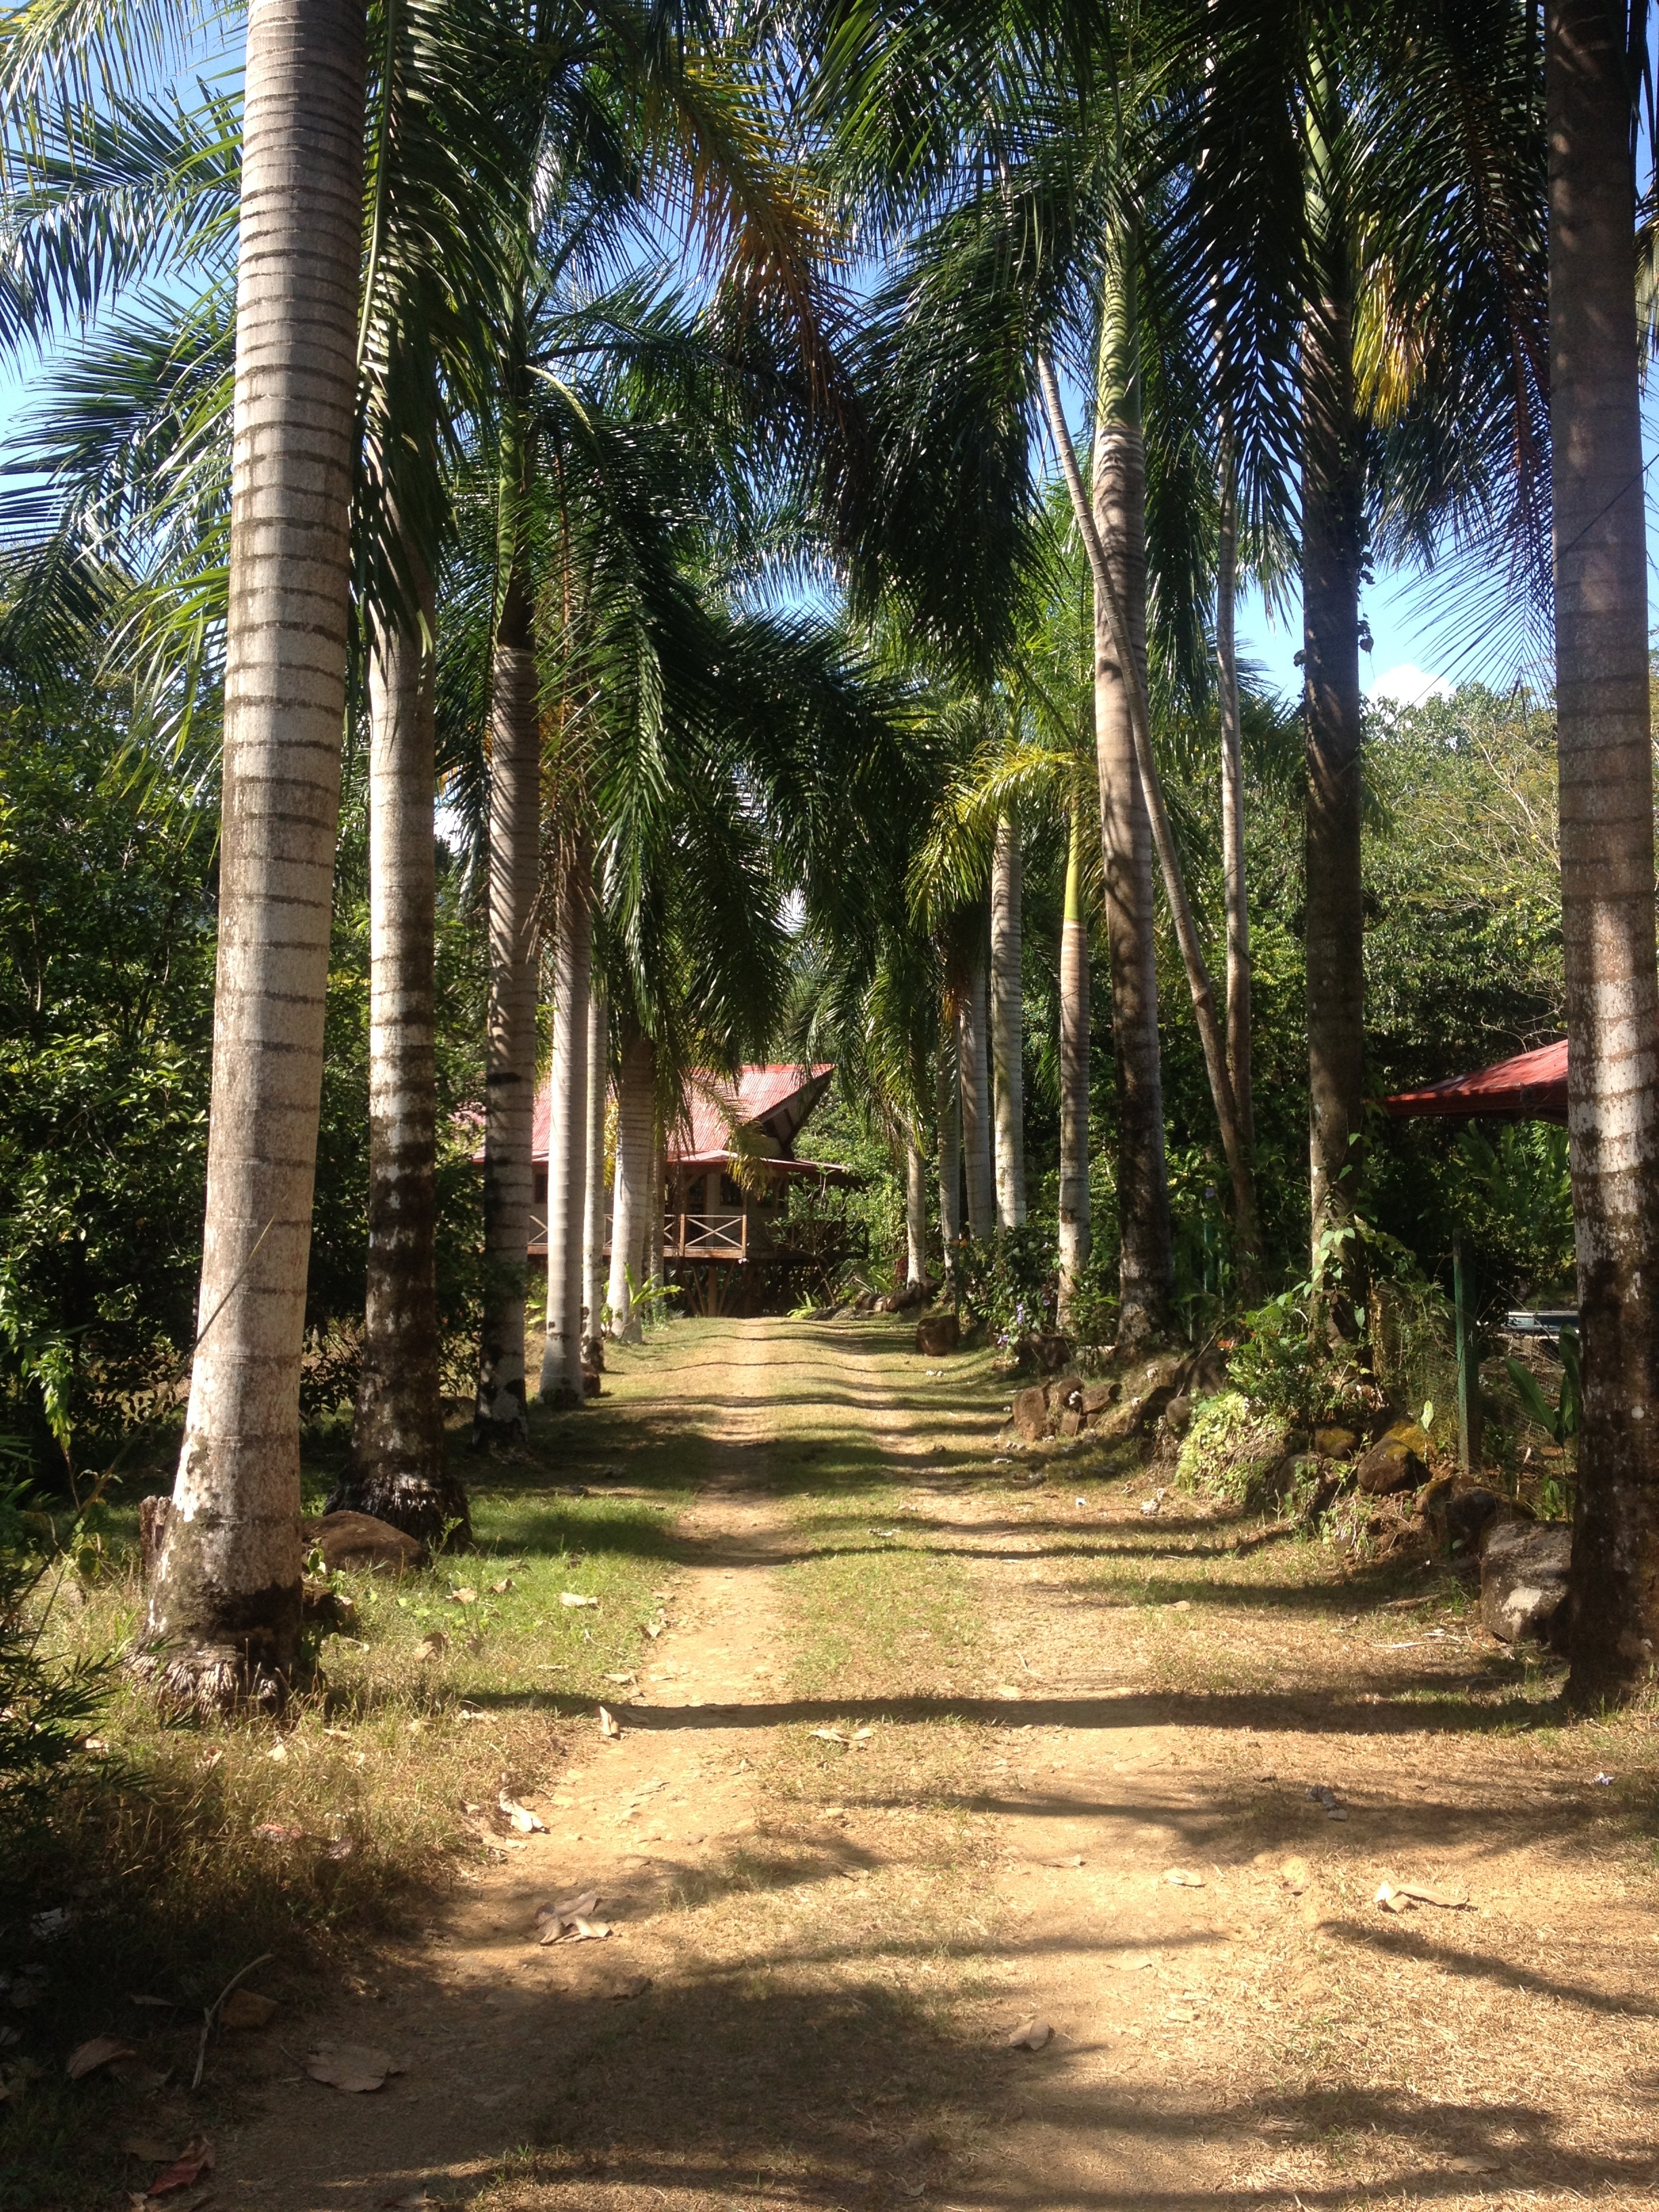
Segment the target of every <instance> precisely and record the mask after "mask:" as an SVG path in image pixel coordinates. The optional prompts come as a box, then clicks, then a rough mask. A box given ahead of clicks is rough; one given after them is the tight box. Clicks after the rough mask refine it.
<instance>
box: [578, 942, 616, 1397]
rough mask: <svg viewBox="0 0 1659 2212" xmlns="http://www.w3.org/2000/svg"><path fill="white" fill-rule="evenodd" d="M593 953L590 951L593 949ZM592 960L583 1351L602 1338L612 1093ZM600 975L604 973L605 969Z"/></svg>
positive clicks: (607, 1036) (603, 1010)
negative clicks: (608, 1125) (609, 1102)
mask: <svg viewBox="0 0 1659 2212" xmlns="http://www.w3.org/2000/svg"><path fill="white" fill-rule="evenodd" d="M590 954H591V948H590ZM595 964H596V963H593V961H592V958H591V957H590V967H589V976H588V992H587V1144H586V1151H585V1152H584V1154H583V1168H584V1170H585V1172H584V1177H583V1189H582V1312H583V1323H582V1327H583V1353H584V1358H586V1357H588V1356H590V1355H591V1353H592V1347H593V1346H595V1345H596V1344H597V1343H598V1341H599V1335H600V1318H599V1317H600V1315H601V1313H602V1311H603V1310H604V1306H605V1102H606V1100H607V1098H608V1097H610V1092H611V1010H610V1008H609V1007H608V1006H606V1004H605V992H604V989H603V987H601V985H600V983H599V981H596V980H595V976H594V973H593V968H594V965H595ZM600 972H601V973H602V972H603V970H602V969H601V970H600Z"/></svg>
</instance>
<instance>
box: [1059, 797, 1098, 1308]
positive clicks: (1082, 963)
mask: <svg viewBox="0 0 1659 2212" xmlns="http://www.w3.org/2000/svg"><path fill="white" fill-rule="evenodd" d="M1083 837H1084V817H1083V808H1082V805H1081V803H1080V802H1079V801H1076V800H1074V801H1073V805H1072V819H1071V842H1070V845H1069V847H1068V849H1067V852H1066V913H1065V919H1064V921H1062V923H1061V925H1060V1326H1061V1327H1062V1328H1065V1327H1066V1326H1067V1325H1068V1324H1069V1322H1070V1321H1071V1319H1072V1314H1073V1307H1074V1305H1075V1303H1076V1298H1077V1292H1078V1289H1079V1285H1080V1284H1081V1282H1082V1280H1083V1274H1084V1270H1085V1268H1086V1267H1087V1266H1088V1264H1089V1253H1090V1249H1091V1228H1090V1221H1089V921H1088V915H1087V914H1086V912H1085V906H1084V896H1083Z"/></svg>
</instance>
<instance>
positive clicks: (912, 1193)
mask: <svg viewBox="0 0 1659 2212" xmlns="http://www.w3.org/2000/svg"><path fill="white" fill-rule="evenodd" d="M904 1279H905V1281H906V1282H907V1283H925V1282H926V1281H927V1156H926V1154H925V1153H924V1152H923V1151H922V1149H921V1146H920V1145H919V1144H918V1143H917V1141H916V1137H915V1131H914V1130H906V1132H905V1136H904Z"/></svg>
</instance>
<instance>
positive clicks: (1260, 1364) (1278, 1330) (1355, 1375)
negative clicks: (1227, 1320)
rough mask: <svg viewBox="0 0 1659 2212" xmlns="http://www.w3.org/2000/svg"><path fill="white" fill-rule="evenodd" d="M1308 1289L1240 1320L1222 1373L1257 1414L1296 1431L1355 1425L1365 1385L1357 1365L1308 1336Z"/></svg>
mask: <svg viewBox="0 0 1659 2212" xmlns="http://www.w3.org/2000/svg"><path fill="white" fill-rule="evenodd" d="M1311 1297H1312V1289H1311V1285H1309V1284H1307V1283H1298V1284H1297V1285H1296V1286H1295V1287H1294V1288H1293V1289H1291V1290H1288V1291H1281V1292H1280V1294H1279V1297H1276V1298H1269V1299H1268V1301H1267V1304H1265V1305H1262V1306H1258V1307H1257V1309H1256V1310H1255V1312H1254V1313H1250V1314H1246V1316H1244V1328H1245V1334H1244V1336H1243V1340H1242V1341H1241V1342H1240V1343H1238V1344H1237V1346H1235V1347H1234V1348H1233V1352H1232V1354H1231V1358H1230V1359H1229V1361H1228V1372H1229V1374H1230V1375H1231V1377H1232V1381H1233V1383H1234V1386H1235V1388H1236V1389H1237V1390H1238V1391H1240V1392H1241V1393H1242V1394H1243V1396H1244V1397H1245V1398H1246V1399H1248V1400H1249V1403H1250V1405H1251V1406H1252V1407H1255V1409H1256V1410H1257V1411H1258V1412H1260V1413H1267V1414H1275V1415H1278V1416H1279V1418H1281V1419H1284V1420H1286V1421H1288V1422H1290V1423H1291V1424H1292V1425H1294V1426H1297V1427H1299V1428H1312V1427H1314V1426H1316V1425H1317V1424H1319V1423H1321V1422H1325V1421H1334V1422H1346V1421H1349V1420H1357V1419H1360V1418H1361V1417H1362V1416H1363V1415H1364V1413H1366V1412H1367V1411H1368V1410H1369V1402H1368V1385H1367V1383H1366V1380H1365V1376H1364V1370H1362V1368H1361V1367H1360V1364H1359V1362H1358V1359H1357V1358H1355V1357H1354V1356H1353V1355H1352V1352H1346V1351H1338V1350H1335V1349H1334V1348H1333V1347H1332V1346H1330V1345H1328V1344H1327V1343H1326V1341H1325V1340H1324V1339H1323V1338H1322V1337H1316V1335H1315V1334H1314V1332H1313V1327H1312V1319H1311V1315H1310V1300H1311Z"/></svg>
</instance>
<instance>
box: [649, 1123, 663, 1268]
mask: <svg viewBox="0 0 1659 2212" xmlns="http://www.w3.org/2000/svg"><path fill="white" fill-rule="evenodd" d="M667 1182H668V1168H667V1162H666V1159H665V1146H664V1144H663V1132H662V1121H661V1120H660V1118H659V1119H658V1120H657V1121H654V1122H653V1125H652V1130H651V1196H650V1199H649V1200H648V1211H647V1214H646V1217H645V1272H646V1279H647V1281H648V1282H649V1283H650V1285H651V1287H652V1289H653V1290H658V1291H659V1290H660V1289H661V1288H662V1286H663V1283H664V1280H665V1277H664V1275H663V1266H662V1248H663V1225H664V1223H663V1215H664V1208H665V1205H666V1202H667Z"/></svg>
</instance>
